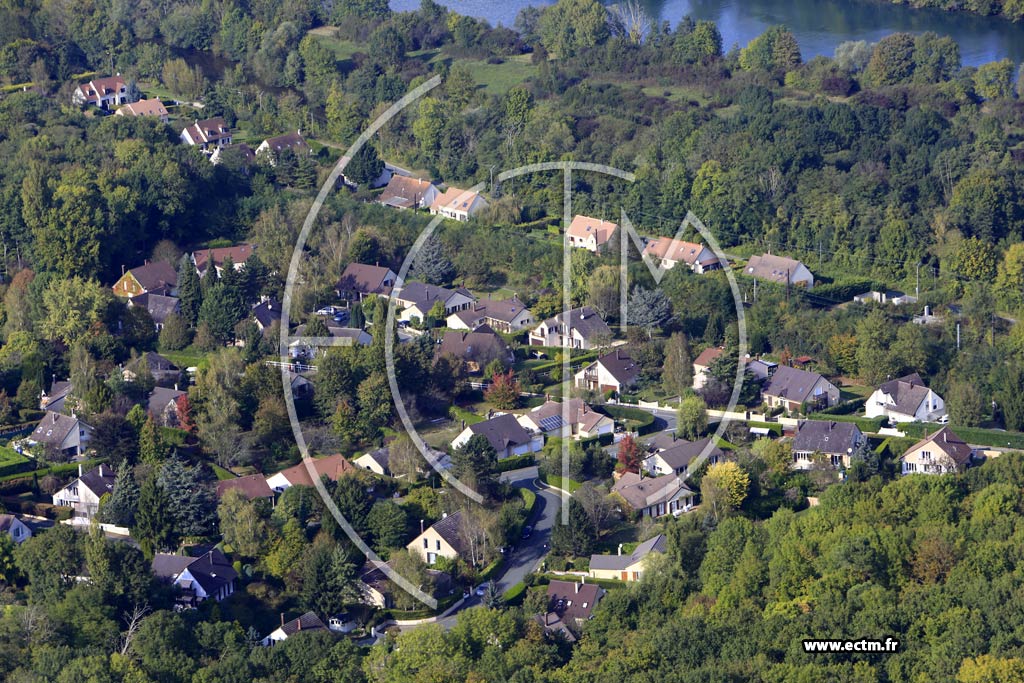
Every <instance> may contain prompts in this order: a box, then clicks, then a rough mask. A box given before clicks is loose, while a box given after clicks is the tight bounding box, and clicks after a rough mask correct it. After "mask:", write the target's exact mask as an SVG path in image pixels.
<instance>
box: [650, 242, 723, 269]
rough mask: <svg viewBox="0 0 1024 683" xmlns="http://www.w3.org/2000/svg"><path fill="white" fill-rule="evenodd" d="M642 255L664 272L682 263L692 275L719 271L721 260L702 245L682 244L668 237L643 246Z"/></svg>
mask: <svg viewBox="0 0 1024 683" xmlns="http://www.w3.org/2000/svg"><path fill="white" fill-rule="evenodd" d="M644 255H645V256H648V257H650V258H651V259H652V260H653V261H654V263H655V264H656V265H660V266H661V267H662V268H664V269H665V270H671V269H672V268H675V267H676V265H677V264H679V263H682V264H684V265H685V266H686V267H687V268H689V269H690V270H692V271H693V272H694V273H698V274H701V273H706V272H708V271H709V270H720V269H721V268H722V262H721V260H720V259H719V258H718V257H717V256H715V252H713V251H711V250H710V249H708V248H707V247H705V246H704V245H703V244H695V243H693V242H684V241H683V240H676V239H672V238H670V237H659V238H658V239H656V240H651V241H649V242H648V243H647V245H646V246H644Z"/></svg>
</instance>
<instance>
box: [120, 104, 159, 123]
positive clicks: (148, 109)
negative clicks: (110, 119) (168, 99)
mask: <svg viewBox="0 0 1024 683" xmlns="http://www.w3.org/2000/svg"><path fill="white" fill-rule="evenodd" d="M114 115H115V116H149V117H152V118H155V119H159V120H160V121H162V122H163V123H167V122H168V120H170V119H169V116H168V114H167V107H165V106H164V103H163V102H161V101H160V100H159V99H157V98H153V99H151V100H139V101H138V102H129V103H128V104H126V105H124V106H123V107H121V108H120V109H118V110H117V111H115V112H114Z"/></svg>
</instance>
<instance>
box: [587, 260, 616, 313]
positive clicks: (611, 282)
mask: <svg viewBox="0 0 1024 683" xmlns="http://www.w3.org/2000/svg"><path fill="white" fill-rule="evenodd" d="M619 278H620V273H619V268H618V267H617V266H598V267H597V268H595V269H594V271H593V272H592V273H590V275H589V277H588V278H587V280H586V283H585V288H586V292H587V303H589V304H590V305H591V306H593V307H594V308H596V309H597V311H598V312H599V313H600V314H601V315H602V316H604V317H605V318H608V317H609V316H612V315H616V316H617V314H618V309H619Z"/></svg>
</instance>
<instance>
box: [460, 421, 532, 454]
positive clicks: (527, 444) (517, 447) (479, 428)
mask: <svg viewBox="0 0 1024 683" xmlns="http://www.w3.org/2000/svg"><path fill="white" fill-rule="evenodd" d="M477 434H479V435H482V436H484V437H485V438H486V439H487V441H488V443H490V444H491V446H492V447H493V448H494V450H495V451H497V453H498V459H502V458H511V457H514V456H517V455H526V454H528V453H536V452H537V451H539V450H540V449H541V448H543V447H544V435H543V434H531V433H530V432H528V431H527V430H526V429H525V428H523V426H522V425H521V424H519V421H518V420H516V416H515V415H513V414H511V413H503V414H501V415H498V416H496V417H492V418H490V419H489V420H484V421H483V422H477V423H476V424H472V425H469V426H467V427H466V428H465V429H463V430H462V432H461V433H460V434H459V435H458V436H456V437H455V439H454V440H453V441H452V448H459V447H461V446H462V445H463V444H465V443H466V442H467V441H469V440H470V439H471V438H473V436H475V435H477Z"/></svg>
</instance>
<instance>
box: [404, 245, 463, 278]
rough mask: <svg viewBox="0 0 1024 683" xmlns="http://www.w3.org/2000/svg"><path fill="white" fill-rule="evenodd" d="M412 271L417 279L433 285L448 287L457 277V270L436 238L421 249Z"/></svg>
mask: <svg viewBox="0 0 1024 683" xmlns="http://www.w3.org/2000/svg"><path fill="white" fill-rule="evenodd" d="M412 270H413V274H414V275H415V276H416V277H417V278H419V279H421V280H423V281H424V282H426V283H427V284H431V285H446V284H448V283H450V282H451V281H452V278H453V277H454V276H455V268H454V266H452V262H451V261H450V260H449V259H448V257H447V256H446V255H445V253H444V247H442V246H441V242H439V241H438V240H437V239H436V238H434V237H430V238H428V239H427V240H426V241H425V242H424V243H423V246H422V247H420V251H419V253H418V254H416V260H415V261H413V267H412Z"/></svg>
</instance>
